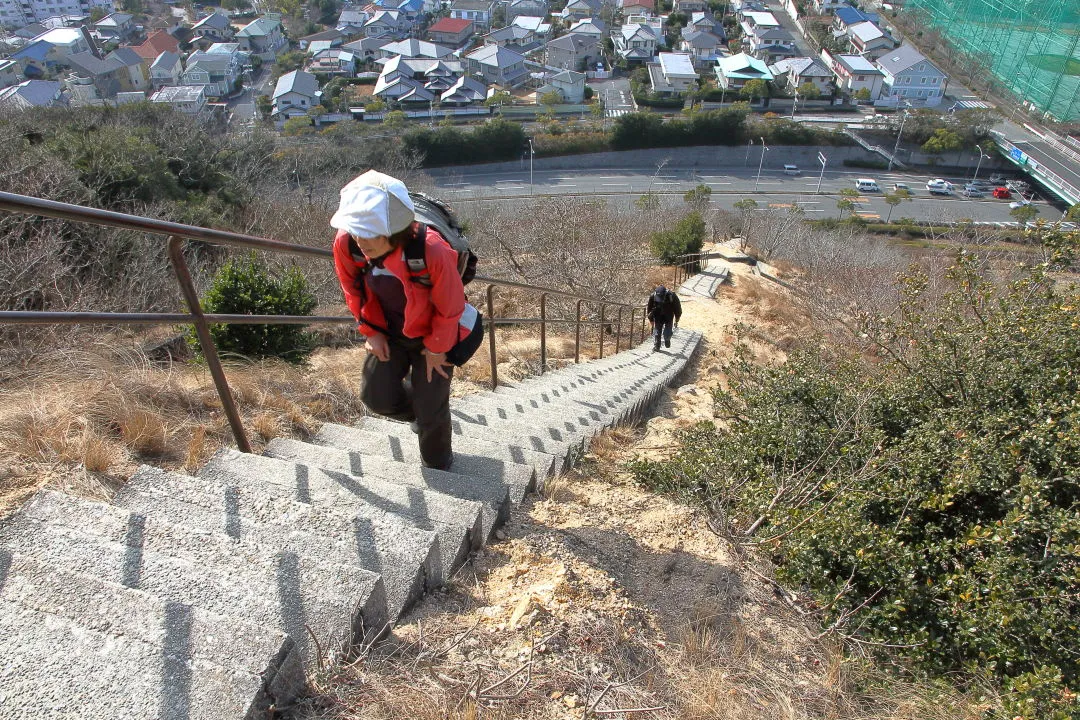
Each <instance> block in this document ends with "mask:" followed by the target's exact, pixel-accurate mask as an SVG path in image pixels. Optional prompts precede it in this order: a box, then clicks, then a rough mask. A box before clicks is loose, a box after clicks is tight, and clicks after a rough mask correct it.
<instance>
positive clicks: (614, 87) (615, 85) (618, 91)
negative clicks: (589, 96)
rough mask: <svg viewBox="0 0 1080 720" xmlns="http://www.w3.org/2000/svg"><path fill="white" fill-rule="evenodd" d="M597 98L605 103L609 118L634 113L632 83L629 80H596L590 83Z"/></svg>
mask: <svg viewBox="0 0 1080 720" xmlns="http://www.w3.org/2000/svg"><path fill="white" fill-rule="evenodd" d="M589 87H591V88H592V89H593V91H594V92H595V93H596V95H597V97H599V98H600V99H601V100H603V101H604V109H605V110H606V111H607V116H608V117H619V116H620V115H626V114H627V113H632V112H634V106H633V100H631V99H630V81H629V80H628V79H627V78H622V77H620V78H612V79H610V80H596V81H593V82H590V83H589Z"/></svg>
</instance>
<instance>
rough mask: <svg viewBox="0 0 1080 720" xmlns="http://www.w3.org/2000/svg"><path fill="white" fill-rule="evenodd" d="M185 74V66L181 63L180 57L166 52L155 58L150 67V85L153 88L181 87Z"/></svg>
mask: <svg viewBox="0 0 1080 720" xmlns="http://www.w3.org/2000/svg"><path fill="white" fill-rule="evenodd" d="M183 72H184V64H183V63H182V62H181V61H180V56H179V55H178V54H176V53H174V52H169V51H168V50H166V51H165V52H163V53H161V54H160V55H158V56H157V57H156V58H154V62H153V63H152V64H151V65H150V85H151V87H153V88H162V87H166V86H169V85H179V84H180V75H182V74H183Z"/></svg>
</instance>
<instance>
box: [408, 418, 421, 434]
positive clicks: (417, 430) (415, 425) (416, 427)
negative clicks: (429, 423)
mask: <svg viewBox="0 0 1080 720" xmlns="http://www.w3.org/2000/svg"><path fill="white" fill-rule="evenodd" d="M409 429H410V430H412V431H413V432H414V433H416V434H417V435H419V434H420V423H418V422H416V421H415V420H413V421H412V422H411V423H409Z"/></svg>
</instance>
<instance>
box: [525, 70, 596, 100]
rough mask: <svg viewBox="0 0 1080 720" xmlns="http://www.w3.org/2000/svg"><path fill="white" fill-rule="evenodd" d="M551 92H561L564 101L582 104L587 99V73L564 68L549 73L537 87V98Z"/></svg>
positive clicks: (560, 95)
mask: <svg viewBox="0 0 1080 720" xmlns="http://www.w3.org/2000/svg"><path fill="white" fill-rule="evenodd" d="M549 92H557V93H559V97H561V98H562V101H563V102H564V103H574V104H580V103H582V102H584V101H585V73H580V72H574V71H573V70H563V71H561V72H557V73H552V74H550V75H548V76H547V77H546V78H545V79H544V82H543V84H541V85H540V87H538V88H537V89H536V98H537V102H539V100H540V98H542V97H543V96H544V95H546V94H548V93H549Z"/></svg>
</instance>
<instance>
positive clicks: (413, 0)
mask: <svg viewBox="0 0 1080 720" xmlns="http://www.w3.org/2000/svg"><path fill="white" fill-rule="evenodd" d="M373 4H374V5H375V7H377V8H378V9H380V10H396V11H398V12H399V13H401V14H402V15H403V16H404V17H405V19H407V20H408V21H409V22H416V21H417V20H419V19H420V16H421V15H422V14H423V13H424V0H375V2H374V3H373Z"/></svg>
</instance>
